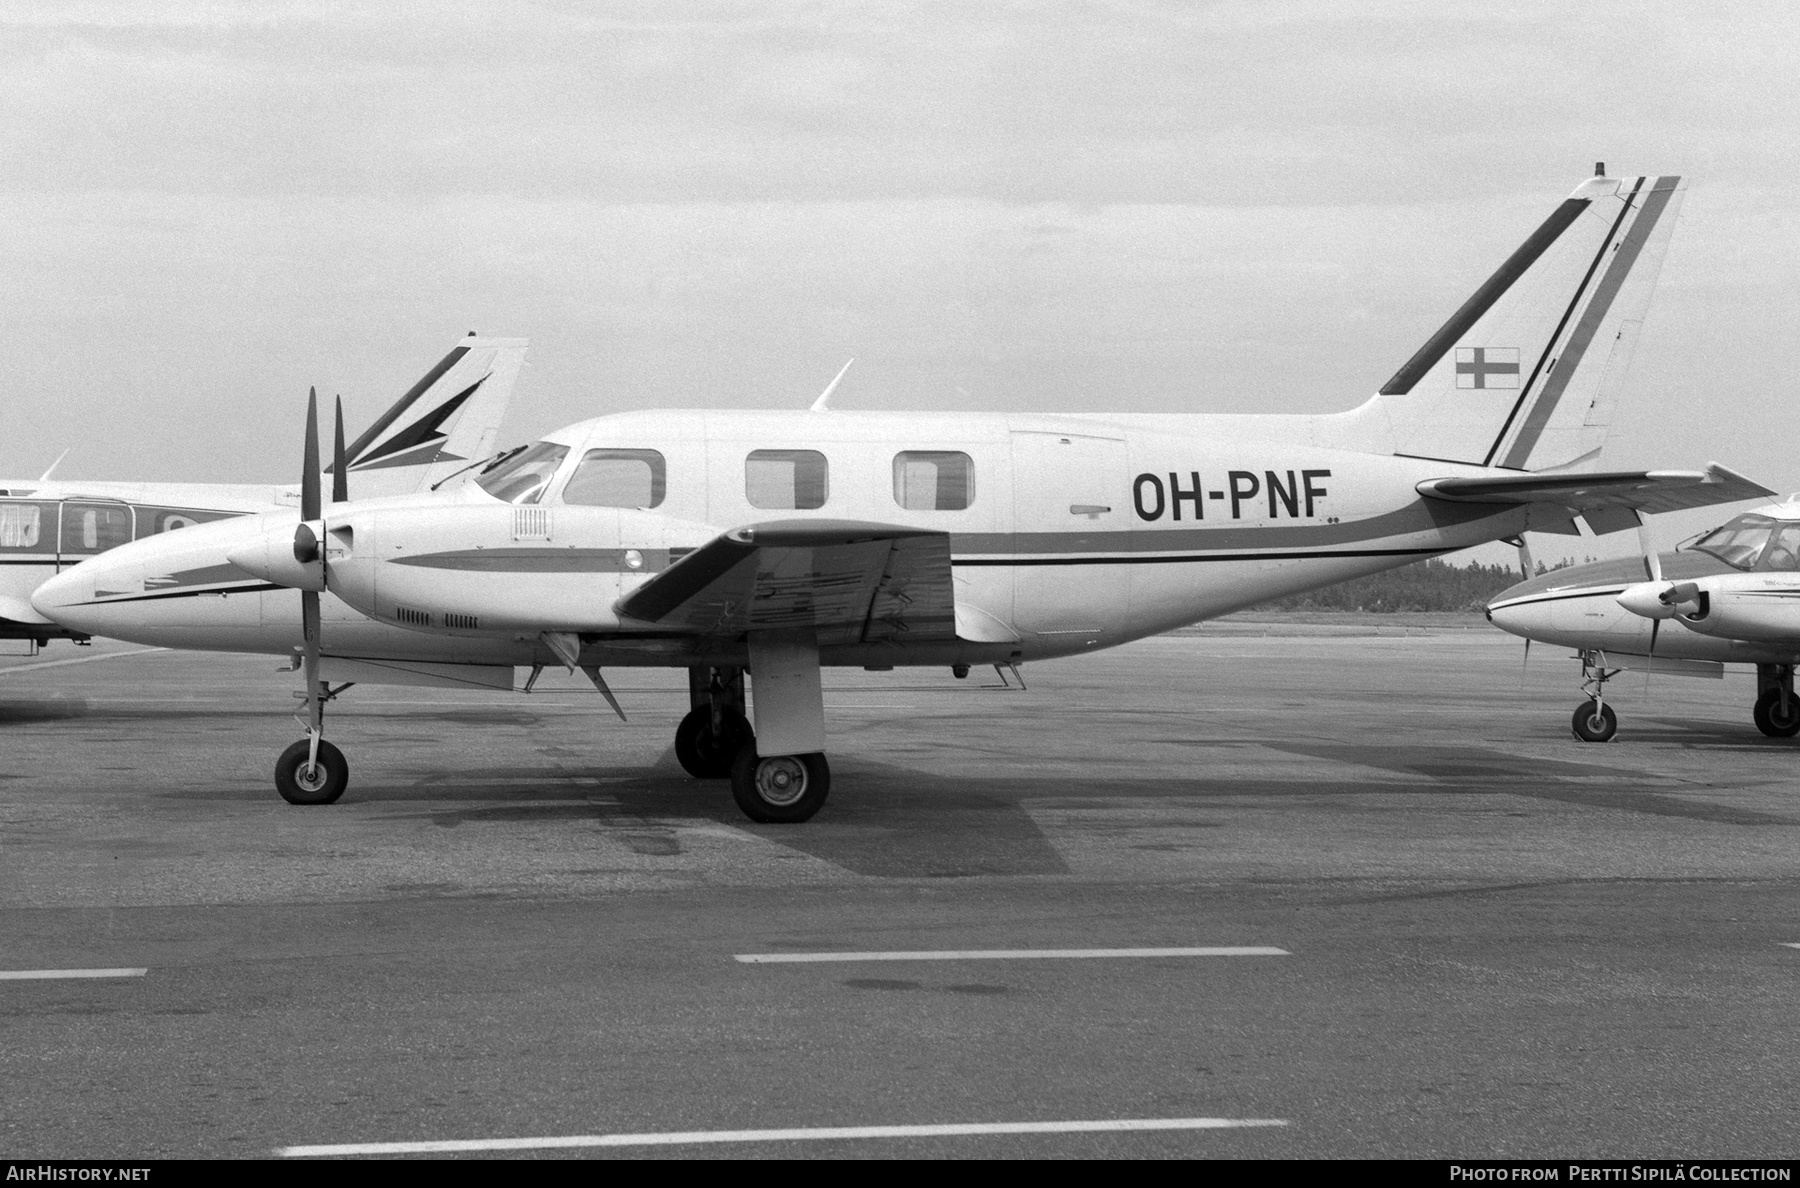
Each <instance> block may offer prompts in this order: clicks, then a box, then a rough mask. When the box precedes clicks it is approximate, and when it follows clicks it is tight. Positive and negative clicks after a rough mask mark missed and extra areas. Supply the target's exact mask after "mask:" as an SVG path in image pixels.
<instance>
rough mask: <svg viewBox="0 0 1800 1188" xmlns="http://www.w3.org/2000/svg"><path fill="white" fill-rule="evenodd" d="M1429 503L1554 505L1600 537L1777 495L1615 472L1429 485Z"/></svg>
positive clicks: (1725, 476) (1722, 480)
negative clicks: (1646, 519)
mask: <svg viewBox="0 0 1800 1188" xmlns="http://www.w3.org/2000/svg"><path fill="white" fill-rule="evenodd" d="M1417 490H1418V492H1419V494H1421V495H1423V496H1425V497H1426V498H1427V499H1444V500H1449V501H1450V502H1453V503H1552V504H1557V505H1559V506H1561V507H1566V508H1568V509H1569V510H1570V511H1574V512H1578V513H1580V514H1581V516H1582V518H1584V519H1585V520H1587V522H1588V525H1589V526H1590V527H1591V528H1593V530H1594V531H1595V532H1597V533H1602V534H1604V533H1607V532H1617V531H1619V530H1621V529H1624V528H1635V527H1636V526H1637V524H1638V518H1637V513H1644V512H1648V513H1656V512H1669V511H1682V510H1685V509H1687V508H1691V507H1710V506H1712V505H1713V504H1715V503H1737V502H1739V501H1741V500H1745V499H1761V498H1766V497H1768V496H1770V495H1773V494H1775V492H1774V491H1772V490H1770V489H1769V488H1768V487H1765V486H1763V485H1762V484H1761V483H1758V482H1756V481H1754V480H1752V479H1748V478H1745V477H1744V476H1743V475H1741V474H1738V473H1737V472H1736V471H1734V470H1729V469H1727V468H1725V467H1723V466H1720V465H1719V464H1718V463H1717V462H1712V463H1708V464H1707V467H1706V469H1705V470H1610V471H1596V472H1593V473H1591V474H1498V475H1477V476H1469V477H1460V478H1440V479H1427V480H1425V481H1424V482H1422V483H1420V484H1419V485H1418V487H1417Z"/></svg>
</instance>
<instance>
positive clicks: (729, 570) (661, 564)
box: [34, 176, 1765, 821]
mask: <svg viewBox="0 0 1800 1188" xmlns="http://www.w3.org/2000/svg"><path fill="white" fill-rule="evenodd" d="M1682 190H1683V187H1682V184H1681V182H1680V179H1678V178H1674V177H1640V178H1632V179H1627V180H1623V181H1621V180H1618V179H1614V178H1607V177H1605V176H1596V177H1594V178H1593V179H1591V180H1589V181H1587V182H1584V183H1583V184H1582V185H1581V186H1580V187H1579V188H1578V189H1576V191H1575V192H1574V193H1573V194H1572V195H1571V196H1570V197H1569V198H1568V199H1567V200H1566V201H1564V202H1563V203H1562V204H1561V205H1560V206H1558V207H1557V208H1556V210H1555V212H1554V213H1553V214H1551V216H1550V217H1549V218H1548V219H1547V220H1545V222H1544V223H1543V225H1542V226H1540V227H1539V228H1537V230H1535V231H1533V232H1532V233H1531V235H1530V236H1529V237H1528V238H1527V239H1526V240H1525V242H1524V244H1523V246H1521V247H1520V248H1519V249H1518V250H1517V251H1516V252H1514V253H1513V254H1512V256H1511V257H1510V258H1509V259H1507V261H1506V262H1505V263H1504V264H1503V265H1502V266H1501V267H1500V269H1499V271H1498V272H1496V273H1494V275H1493V276H1492V277H1491V278H1489V279H1488V280H1487V281H1486V282H1485V283H1484V284H1482V285H1481V286H1480V288H1478V289H1477V290H1476V291H1475V293H1474V295H1473V296H1471V297H1470V298H1469V300H1468V301H1467V302H1465V303H1464V304H1463V306H1462V308H1461V309H1459V310H1457V311H1456V313H1455V315H1454V316H1452V317H1451V318H1450V320H1449V321H1448V322H1447V323H1446V324H1445V325H1444V326H1443V327H1442V329H1440V330H1439V331H1438V332H1437V333H1436V334H1433V335H1432V336H1431V337H1430V339H1429V340H1428V341H1427V342H1426V343H1425V345H1424V346H1423V347H1421V348H1420V349H1419V351H1418V352H1417V353H1416V354H1415V355H1414V356H1413V357H1412V358H1411V359H1410V360H1408V361H1407V362H1406V364H1405V365H1404V366H1403V367H1401V368H1400V370H1399V371H1398V372H1397V373H1396V374H1395V375H1394V377H1393V378H1392V379H1391V380H1389V381H1388V382H1387V383H1386V384H1385V385H1384V386H1383V387H1382V388H1381V390H1380V392H1379V393H1378V394H1377V395H1376V396H1374V397H1373V398H1372V399H1370V400H1369V401H1368V402H1367V403H1365V404H1363V405H1362V406H1361V407H1360V408H1357V409H1354V410H1352V411H1349V412H1344V413H1339V414H1336V415H1330V416H1209V415H1166V416H1151V415H1133V414H1123V413H1120V414H1111V413H1108V414H1090V415H1080V416H1039V415H1021V414H1005V413H960V414H958V413H940V412H930V413H891V412H889V413H853V412H842V411H825V410H822V409H821V408H820V407H819V406H817V405H815V408H814V409H813V410H811V411H805V412H801V411H793V412H707V411H661V412H639V413H629V414H623V415H618V416H607V417H600V418H597V419H594V420H589V421H583V422H581V423H579V424H576V425H571V426H569V427H568V428H566V429H563V430H561V431H559V432H556V433H552V434H550V435H549V436H548V437H546V438H545V439H544V440H542V441H540V442H538V443H537V444H535V445H533V446H530V447H529V448H525V449H522V450H521V451H520V452H518V453H517V454H515V455H513V456H511V457H508V458H505V459H504V460H502V461H501V462H499V463H496V464H495V465H492V466H490V467H488V468H487V469H486V470H485V471H484V472H482V473H481V474H480V475H479V476H478V477H477V478H476V480H475V481H474V482H471V483H465V484H463V485H461V486H460V487H457V488H454V489H446V490H445V491H442V492H439V493H436V494H432V495H424V496H420V497H416V498H401V499H385V500H375V499H358V500H355V501H348V499H347V497H348V492H347V491H344V490H342V489H340V490H339V491H337V492H335V493H334V494H335V496H336V497H335V498H334V500H333V501H331V502H330V503H329V504H324V503H323V501H322V500H321V499H320V496H319V492H318V488H317V484H316V481H315V482H313V483H311V484H309V488H308V492H307V494H306V496H305V499H304V501H303V506H302V509H301V511H300V514H299V516H298V520H299V522H298V523H296V517H295V515H294V514H293V513H291V512H290V513H287V514H286V515H265V516H261V517H258V518H256V519H253V520H252V519H243V520H234V521H230V522H226V523H219V524H208V525H202V526H200V527H198V528H194V529H190V530H188V531H185V532H182V533H180V534H178V535H176V536H174V537H166V538H158V539H153V540H146V541H140V542H137V543H135V544H132V545H129V546H127V547H125V548H121V549H118V550H115V551H114V552H112V553H108V554H106V555H104V556H102V557H100V558H97V559H96V560H94V561H91V562H88V563H86V564H83V565H81V566H79V567H78V568H76V569H74V570H71V571H70V572H68V573H65V574H63V575H62V576H61V577H58V578H57V579H55V580H54V581H52V582H50V583H49V584H47V585H46V586H45V587H44V588H43V589H41V590H40V591H39V592H38V595H37V597H36V599H35V600H34V605H35V606H37V607H38V609H39V610H41V611H42V612H43V613H44V614H46V615H49V616H51V617H53V618H56V619H58V620H59V621H61V622H64V623H67V624H68V625H70V626H71V627H75V628H77V629H79V630H83V631H91V632H95V633H98V634H105V635H111V636H118V637H122V638H125V639H130V640H139V641H143V642H147V643H158V644H167V645H170V646H175V647H190V648H210V649H225V650H236V651H252V652H274V653H289V652H292V653H296V660H297V666H299V667H303V668H304V670H305V674H306V689H307V707H308V708H307V722H306V726H307V737H306V738H305V739H303V740H301V741H300V742H298V743H296V744H294V746H293V747H291V748H289V750H288V751H287V752H286V753H284V754H283V755H282V757H281V759H280V761H279V763H278V765H277V768H276V785H277V787H278V788H279V790H280V791H281V793H282V795H283V796H285V797H286V798H287V799H288V800H290V801H292V802H295V803H302V804H307V803H326V802H330V801H332V800H335V799H336V798H337V797H338V796H339V795H340V794H341V793H342V792H343V790H344V787H345V784H346V781H347V779H348V769H347V766H346V764H345V762H344V758H343V756H342V754H341V753H339V752H338V750H337V748H335V747H333V746H331V745H330V744H329V743H326V742H324V741H323V739H322V737H321V736H322V730H323V707H324V702H325V701H327V700H329V699H330V698H331V697H333V696H336V695H337V694H339V693H341V692H342V691H343V688H345V687H347V686H348V685H349V684H351V683H354V682H362V681H386V682H392V683H443V684H461V685H465V686H468V685H473V686H487V687H493V688H502V689H506V688H511V687H512V684H513V675H514V669H515V668H517V667H525V668H528V669H530V670H531V673H532V679H535V677H536V674H537V673H538V672H539V671H540V670H541V669H542V668H543V666H545V665H550V664H562V665H566V666H568V667H569V668H570V669H571V670H573V669H576V668H580V669H582V670H583V671H584V672H586V673H587V675H588V676H589V677H590V678H591V679H592V681H593V682H594V684H595V685H596V686H597V687H598V689H599V690H600V692H601V693H602V694H603V695H605V697H606V698H607V700H608V701H609V702H610V703H612V704H613V706H614V708H615V710H616V709H617V708H618V707H617V702H616V700H615V699H614V698H613V696H612V694H611V692H610V691H609V690H608V688H607V685H606V682H605V680H604V678H603V677H602V675H601V671H602V669H603V668H606V667H611V666H630V665H660V666H674V667H682V668H686V669H688V671H689V688H690V692H691V705H692V710H691V712H690V713H689V714H688V715H687V716H686V717H685V718H684V719H683V720H682V722H681V724H680V726H679V728H678V729H677V730H676V733H675V750H676V754H677V756H678V757H679V759H680V761H681V762H682V764H683V766H684V767H686V769H687V770H688V771H689V772H691V773H692V774H694V775H695V776H698V777H713V778H722V777H725V776H729V777H730V779H731V787H732V792H733V795H734V797H735V798H736V800H737V802H738V804H739V806H740V807H741V808H742V809H743V810H744V812H745V813H747V814H748V815H749V816H750V817H751V818H752V819H754V820H758V821H802V820H805V819H807V818H809V817H810V816H812V815H813V813H815V812H816V811H817V810H818V808H819V806H820V804H821V803H822V802H823V801H824V799H825V796H826V792H827V790H828V788H829V783H830V772H829V768H828V766H827V764H826V760H825V756H824V751H825V749H826V731H825V714H824V705H823V699H822V696H821V690H820V669H821V667H822V666H824V665H848V666H861V667H864V668H868V669H874V670H878V671H879V670H886V669H890V668H893V667H895V666H897V665H942V666H948V667H950V668H951V669H953V670H954V671H955V672H956V674H957V675H959V676H961V675H964V674H966V672H967V670H968V667H969V666H971V665H977V664H981V665H986V664H994V665H999V666H1010V665H1017V664H1019V663H1020V662H1023V661H1029V660H1037V659H1045V658H1049V657H1055V656H1070V655H1074V654H1078V653H1081V652H1087V651H1092V650H1094V649H1097V648H1102V647H1109V646H1111V645H1114V644H1120V643H1124V642H1125V641H1127V640H1131V639H1137V638H1141V637H1143V636H1147V635H1153V634H1155V633H1157V632H1161V631H1166V630H1169V629H1170V628H1173V627H1177V626H1180V625H1182V624H1185V623H1192V622H1195V621H1196V620H1200V619H1205V618H1207V617H1209V616H1213V615H1220V614H1224V613H1225V612H1227V611H1231V610H1235V609H1238V608H1240V607H1244V606H1248V605H1251V604H1253V603H1256V602H1260V601H1263V600H1265V599H1268V598H1272V597H1275V596H1278V595H1282V594H1288V593H1291V592H1294V591H1299V590H1305V589H1309V588H1312V587H1317V586H1323V585H1326V584H1329V583H1331V582H1337V581H1342V580H1344V579H1346V578H1352V577H1356V576H1359V575H1362V574H1368V573H1373V572H1376V571H1378V570H1382V569H1387V568H1391V567H1394V566H1398V565H1404V564H1407V563H1408V562H1412V561H1417V560H1420V559H1422V558H1425V557H1431V556H1435V555H1437V554H1440V553H1444V552H1447V551H1450V550H1454V549H1461V548H1465V547H1468V546H1470V545H1475V544H1480V543H1482V542H1484V541H1490V540H1495V539H1500V538H1507V537H1515V536H1517V535H1518V534H1519V533H1520V532H1522V531H1525V530H1526V529H1531V530H1533V531H1550V532H1568V533H1575V532H1577V531H1578V530H1577V528H1576V527H1575V523H1574V518H1575V517H1576V516H1577V515H1580V516H1584V517H1586V519H1587V520H1588V522H1589V523H1590V525H1592V526H1593V527H1594V528H1595V529H1596V530H1599V531H1612V530H1615V529H1618V528H1622V527H1627V526H1632V525H1635V524H1637V523H1638V517H1637V512H1638V511H1663V510H1670V509H1674V508H1686V507H1696V506H1703V505H1707V504H1712V503H1718V502H1726V501H1732V500H1738V499H1745V498H1750V497H1754V496H1757V495H1759V494H1762V493H1764V491H1765V489H1764V488H1762V487H1760V486H1757V485H1756V484H1754V483H1751V482H1749V481H1748V480H1746V479H1743V478H1741V477H1740V476H1738V475H1735V474H1732V473H1731V472H1729V471H1727V470H1725V469H1723V468H1721V467H1717V466H1711V467H1708V468H1707V469H1706V470H1704V471H1661V472H1642V471H1634V472H1629V473H1619V472H1614V473H1603V472H1598V471H1595V470H1593V469H1592V468H1593V467H1594V466H1595V465H1596V464H1597V462H1598V458H1599V454H1600V449H1601V445H1602V443H1603V441H1604V439H1605V437H1606V433H1607V426H1608V425H1609V423H1610V422H1611V420H1612V417H1613V413H1614V410H1615V408H1616V405H1617V399H1618V396H1619V391H1620V387H1621V380H1622V378H1623V375H1624V368H1625V364H1626V358H1627V356H1628V355H1629V353H1630V349H1631V346H1632V344H1633V342H1634V340H1635V338H1636V336H1637V332H1638V328H1639V326H1640V324H1641V320H1642V318H1643V315H1644V310H1645V308H1646V305H1647V303H1648V301H1649V297H1650V292H1651V288H1652V286H1653V284H1654V279H1655V274H1656V271H1657V267H1658V263H1659V261H1660V257H1661V255H1662V249H1663V247H1664V244H1665V242H1666V239H1667V236H1668V234H1669V230H1670V227H1671V225H1672V223H1673V222H1674V212H1675V208H1676V205H1677V203H1678V201H1679V200H1680V198H1681V195H1682ZM307 449H308V450H313V451H316V449H317V446H316V445H315V444H313V437H312V432H311V428H310V423H309V436H308V445H307ZM312 457H313V458H315V459H316V454H314V455H313V456H312ZM318 470H319V468H318V466H317V465H316V464H315V463H314V461H312V460H309V461H308V464H307V466H306V468H305V471H304V473H305V474H307V475H315V476H316V475H317V473H318ZM340 473H341V468H340ZM270 585H277V586H284V587H292V588H293V589H295V590H299V591H302V592H303V593H302V594H300V595H299V596H298V597H296V595H294V594H292V593H283V594H274V593H259V591H264V590H267V589H268V588H269V586H270ZM321 593H324V594H326V595H327V597H325V598H324V599H323V600H321V597H320V596H321ZM395 627H402V628H407V629H409V630H408V631H406V632H403V633H398V634H397V633H396V632H395V630H394V628H395ZM402 635H404V638H402ZM746 673H748V674H749V675H750V676H751V679H752V682H753V689H754V698H753V714H754V723H755V724H754V729H752V726H751V723H750V721H749V720H748V719H747V717H746V715H745V697H744V676H745V674H746ZM525 687H526V688H527V689H529V688H530V687H531V681H530V680H527V682H526V685H525Z"/></svg>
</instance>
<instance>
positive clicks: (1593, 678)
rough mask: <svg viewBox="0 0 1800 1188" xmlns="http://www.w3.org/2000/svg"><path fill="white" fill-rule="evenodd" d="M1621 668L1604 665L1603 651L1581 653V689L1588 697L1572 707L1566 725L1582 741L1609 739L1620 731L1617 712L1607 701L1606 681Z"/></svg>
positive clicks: (1608, 740)
mask: <svg viewBox="0 0 1800 1188" xmlns="http://www.w3.org/2000/svg"><path fill="white" fill-rule="evenodd" d="M1621 671H1622V670H1621V669H1617V668H1607V667H1606V654H1605V653H1604V652H1583V653H1581V691H1582V693H1584V694H1585V695H1586V696H1587V698H1588V699H1587V700H1586V701H1584V702H1582V703H1581V704H1580V705H1578V706H1576V707H1575V716H1574V717H1573V718H1571V719H1570V721H1569V726H1570V728H1571V729H1573V730H1574V731H1575V737H1576V738H1578V739H1580V740H1581V741H1582V742H1610V741H1611V740H1612V736H1613V735H1615V734H1617V733H1618V732H1619V716H1618V715H1617V714H1615V713H1613V710H1612V706H1610V705H1607V704H1606V697H1605V692H1606V682H1607V681H1610V680H1611V679H1612V678H1614V677H1616V676H1618V675H1619V673H1620V672H1621Z"/></svg>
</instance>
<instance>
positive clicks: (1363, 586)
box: [1257, 558, 1561, 613]
mask: <svg viewBox="0 0 1800 1188" xmlns="http://www.w3.org/2000/svg"><path fill="white" fill-rule="evenodd" d="M1553 568H1561V566H1555V567H1553ZM1537 571H1538V572H1539V573H1544V572H1546V571H1545V569H1544V566H1543V563H1542V562H1539V563H1538V566H1537ZM1518 581H1519V571H1518V569H1516V568H1514V567H1513V566H1510V565H1479V564H1477V565H1451V564H1450V563H1449V562H1446V561H1439V560H1437V559H1435V558H1433V559H1432V560H1430V561H1426V562H1424V563H1423V564H1414V565H1407V566H1403V567H1402V568H1400V569H1390V570H1388V571H1387V572H1386V573H1377V574H1374V575H1372V576H1370V577H1361V578H1352V579H1350V580H1349V581H1347V582H1339V583H1338V584H1337V585H1335V586H1326V587H1325V588H1324V589H1322V590H1313V591H1311V592H1309V593H1306V594H1291V595H1289V596H1288V597H1286V598H1277V599H1275V600H1274V601H1272V602H1264V603H1259V604H1258V605H1257V609H1258V610H1296V611H1297V610H1324V611H1374V612H1377V613H1381V612H1393V611H1480V610H1481V609H1482V608H1483V607H1485V606H1486V605H1487V604H1488V601H1489V600H1490V599H1492V598H1493V597H1494V595H1496V594H1498V593H1500V591H1502V590H1504V589H1506V588H1507V587H1508V586H1511V585H1513V584H1515V583H1516V582H1518Z"/></svg>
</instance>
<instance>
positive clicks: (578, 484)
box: [562, 450, 667, 507]
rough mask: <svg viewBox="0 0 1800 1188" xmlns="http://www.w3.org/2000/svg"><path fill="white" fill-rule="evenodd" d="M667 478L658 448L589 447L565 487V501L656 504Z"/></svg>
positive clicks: (587, 504)
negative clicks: (594, 448)
mask: <svg viewBox="0 0 1800 1188" xmlns="http://www.w3.org/2000/svg"><path fill="white" fill-rule="evenodd" d="M666 488H667V480H666V476H665V472H664V466H663V456H662V455H661V454H659V453H657V452H656V451H655V450H589V451H588V452H587V453H586V454H585V455H583V456H582V459H581V464H580V465H579V466H577V467H576V468H575V473H574V474H573V475H571V476H570V477H569V481H568V484H567V485H566V486H564V487H563V493H562V501H563V502H564V503H573V504H578V505H581V506H584V507H656V506H658V505H659V504H661V503H662V501H663V492H664V491H665V490H666Z"/></svg>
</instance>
